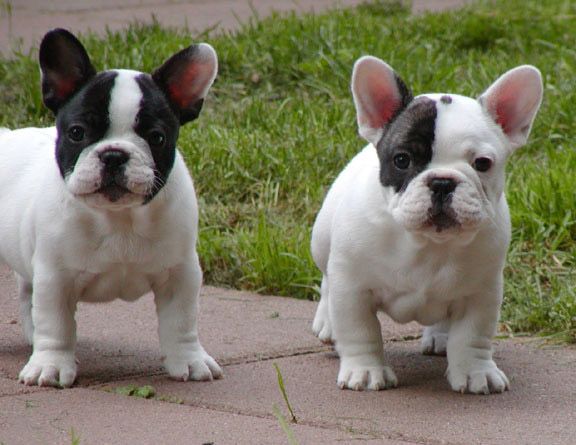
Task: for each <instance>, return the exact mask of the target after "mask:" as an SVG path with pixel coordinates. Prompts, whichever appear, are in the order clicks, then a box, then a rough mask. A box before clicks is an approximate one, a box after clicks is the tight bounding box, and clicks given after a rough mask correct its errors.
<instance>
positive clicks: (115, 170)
mask: <svg viewBox="0 0 576 445" xmlns="http://www.w3.org/2000/svg"><path fill="white" fill-rule="evenodd" d="M153 165H154V164H153V161H152V159H151V157H150V156H147V155H146V154H145V153H144V152H143V151H142V150H140V149H136V148H135V147H133V146H132V144H120V143H117V144H105V145H103V146H98V147H94V148H93V149H91V150H86V151H85V153H83V155H81V156H80V157H79V159H78V162H77V163H76V166H75V167H74V170H73V171H72V173H70V174H69V175H67V177H66V179H65V180H66V185H67V188H68V190H69V191H70V192H71V193H72V194H73V195H75V196H78V197H82V198H83V199H85V201H86V202H87V203H88V204H90V205H93V206H95V207H117V206H120V207H126V206H132V205H140V204H142V203H143V202H144V201H145V199H146V197H147V196H148V195H149V194H150V193H151V192H152V190H153V189H154V180H155V179H154V168H153Z"/></svg>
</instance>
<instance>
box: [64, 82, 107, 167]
mask: <svg viewBox="0 0 576 445" xmlns="http://www.w3.org/2000/svg"><path fill="white" fill-rule="evenodd" d="M116 76H117V73H115V72H112V71H106V72H103V73H100V74H98V75H96V76H95V77H94V78H92V79H91V80H90V81H89V82H88V83H87V84H86V85H85V86H84V87H83V88H82V89H80V91H78V93H77V94H75V95H74V96H73V97H72V98H71V99H70V100H69V101H68V102H67V103H66V104H65V105H64V106H63V107H62V108H60V110H59V111H58V115H57V116H56V127H57V129H58V138H57V140H56V162H57V163H58V168H59V169H60V174H61V175H62V177H65V176H66V174H68V173H70V172H72V171H73V170H74V166H75V165H76V162H77V161H78V157H79V156H80V153H82V151H83V150H84V149H85V148H86V147H88V146H89V145H91V144H94V143H95V142H97V141H99V140H100V139H102V138H103V137H104V135H105V134H106V132H107V131H108V128H109V126H110V116H109V114H108V113H109V112H108V107H109V105H110V94H111V91H112V88H113V87H114V82H115V78H116ZM75 125H80V126H82V127H83V128H84V131H85V136H84V139H83V140H82V141H81V142H74V141H72V140H71V139H70V138H69V137H68V129H69V128H70V127H72V126H75Z"/></svg>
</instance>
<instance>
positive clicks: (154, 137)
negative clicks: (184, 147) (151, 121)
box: [148, 130, 166, 147]
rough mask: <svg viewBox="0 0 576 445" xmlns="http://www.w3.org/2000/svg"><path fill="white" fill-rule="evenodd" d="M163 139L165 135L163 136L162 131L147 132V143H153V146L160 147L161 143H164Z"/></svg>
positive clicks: (164, 139)
mask: <svg viewBox="0 0 576 445" xmlns="http://www.w3.org/2000/svg"><path fill="white" fill-rule="evenodd" d="M165 141H166V136H164V133H162V132H161V131H157V130H154V131H151V132H150V133H148V143H149V144H150V145H153V146H155V147H161V146H162V145H164V142H165Z"/></svg>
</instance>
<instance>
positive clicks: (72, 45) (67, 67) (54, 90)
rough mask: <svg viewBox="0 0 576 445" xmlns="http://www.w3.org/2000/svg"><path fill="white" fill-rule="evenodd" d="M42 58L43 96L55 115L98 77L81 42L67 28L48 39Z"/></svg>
mask: <svg viewBox="0 0 576 445" xmlns="http://www.w3.org/2000/svg"><path fill="white" fill-rule="evenodd" d="M39 59H40V70H41V71H42V97H43V99H44V104H45V105H46V106H47V107H48V108H50V109H51V110H52V111H53V112H54V113H56V112H57V111H58V110H59V109H60V107H61V106H62V105H64V104H65V103H66V102H67V101H68V99H70V97H72V96H73V95H74V93H76V92H77V91H78V90H79V89H80V88H81V87H82V86H83V85H84V84H86V82H88V80H90V79H91V78H92V77H93V76H94V75H95V74H96V70H95V69H94V67H93V66H92V63H91V62H90V58H89V57H88V53H86V50H85V49H84V47H83V46H82V44H81V43H80V41H79V40H78V39H77V38H76V37H74V35H72V34H71V33H70V32H68V31H66V30H65V29H54V30H52V31H50V32H49V33H47V34H46V35H45V36H44V39H42V43H41V44H40V54H39Z"/></svg>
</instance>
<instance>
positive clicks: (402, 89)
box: [388, 72, 414, 125]
mask: <svg viewBox="0 0 576 445" xmlns="http://www.w3.org/2000/svg"><path fill="white" fill-rule="evenodd" d="M394 80H396V86H397V87H398V92H399V93H400V97H401V98H402V99H401V101H400V104H399V106H398V108H397V109H396V112H395V113H394V115H393V116H392V118H391V119H390V122H388V125H390V123H392V122H393V121H394V119H396V118H397V117H398V116H399V115H400V113H402V111H404V110H405V109H406V107H407V106H408V104H410V102H412V100H413V99H414V96H413V95H412V91H410V88H408V87H407V86H406V84H405V83H404V81H403V80H402V79H401V78H400V76H398V74H396V72H394Z"/></svg>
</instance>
